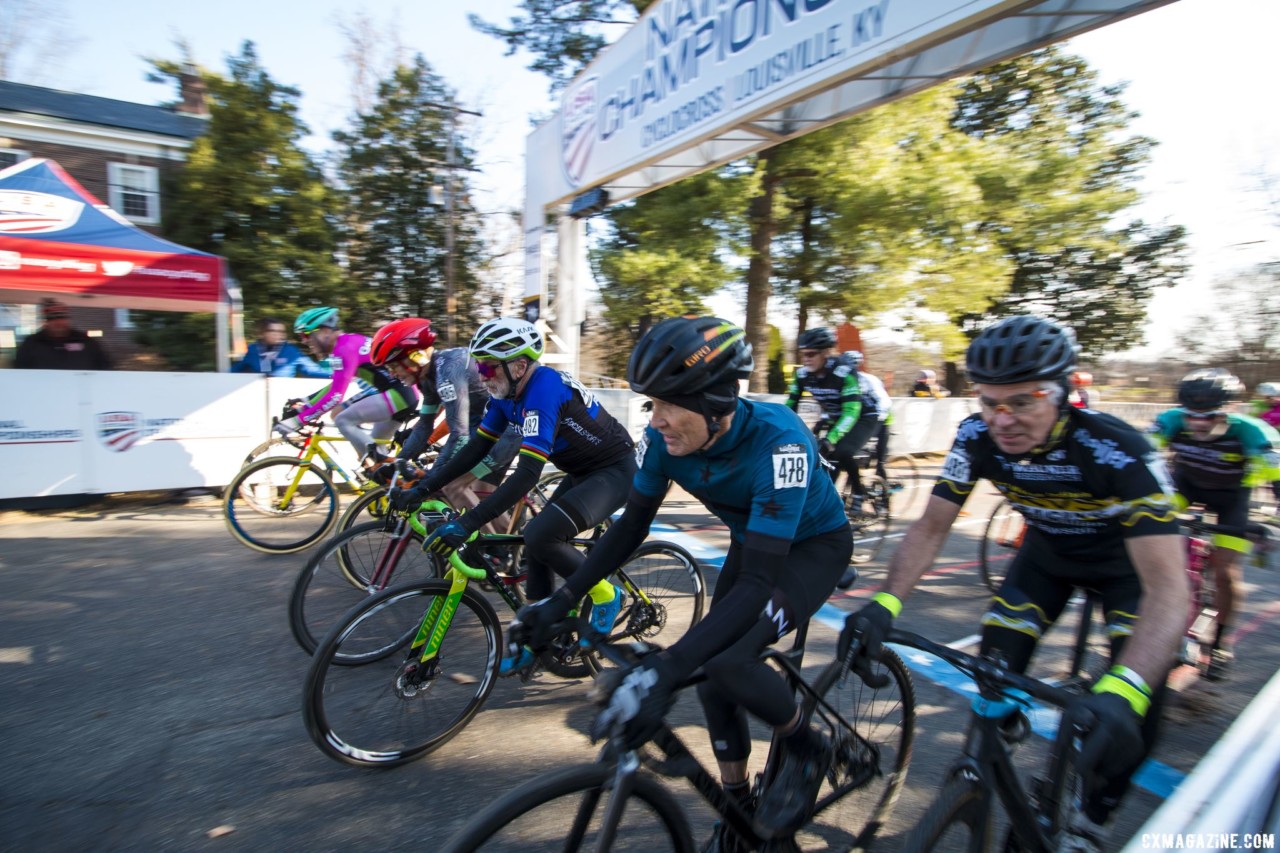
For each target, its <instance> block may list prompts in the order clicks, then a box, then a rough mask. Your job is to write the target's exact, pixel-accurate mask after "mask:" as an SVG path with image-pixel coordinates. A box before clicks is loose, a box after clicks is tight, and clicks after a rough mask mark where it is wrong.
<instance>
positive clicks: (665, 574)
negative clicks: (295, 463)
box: [303, 501, 706, 767]
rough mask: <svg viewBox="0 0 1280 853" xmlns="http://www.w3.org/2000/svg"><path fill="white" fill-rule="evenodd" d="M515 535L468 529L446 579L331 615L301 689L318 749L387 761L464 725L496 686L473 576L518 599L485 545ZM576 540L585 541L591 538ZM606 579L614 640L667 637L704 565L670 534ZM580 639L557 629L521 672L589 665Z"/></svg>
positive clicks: (403, 758)
mask: <svg viewBox="0 0 1280 853" xmlns="http://www.w3.org/2000/svg"><path fill="white" fill-rule="evenodd" d="M424 514H425V515H426V518H425V519H424V518H423V515H424ZM449 517H451V516H450V515H449V513H448V507H447V506H446V505H445V504H443V503H441V502H439V501H428V502H426V503H424V504H423V505H422V507H421V511H420V512H415V513H412V514H410V515H409V517H408V521H409V523H410V524H411V525H413V526H414V528H415V530H416V532H417V535H418V536H420V537H423V538H425V537H426V536H427V535H428V530H427V527H426V523H431V522H433V521H443V520H444V519H446V518H449ZM522 542H523V538H522V537H520V536H518V535H500V534H477V535H476V537H475V538H474V539H473V540H472V541H471V542H469V543H468V544H467V545H465V546H464V547H463V548H462V549H460V551H459V552H456V553H455V554H453V555H452V556H451V557H450V560H449V562H450V568H449V569H448V570H447V571H446V572H445V574H444V577H443V578H432V579H426V580H421V581H416V582H412V583H408V584H402V585H398V586H393V587H390V588H388V589H385V590H383V591H381V592H378V593H376V594H373V595H368V596H366V597H365V598H364V599H363V600H362V601H360V602H359V603H358V604H356V605H355V606H354V607H353V608H351V609H350V610H349V611H347V613H346V614H345V615H344V616H343V617H342V618H341V619H340V620H338V622H337V623H336V624H335V625H334V626H333V628H332V629H331V630H330V631H329V633H328V635H327V636H326V637H325V638H324V639H323V640H322V641H321V642H320V644H319V646H318V647H317V648H316V651H315V654H314V656H313V657H312V660H311V666H310V668H309V670H308V672H307V677H306V682H305V686H304V688H303V717H304V719H305V721H306V726H307V731H308V733H309V734H310V735H311V738H312V740H314V741H315V743H316V745H317V746H319V747H320V749H321V751H323V752H324V753H325V754H326V755H328V756H330V757H331V758H334V759H335V760H337V761H341V762H344V763H347V764H352V765H355V766H360V767H390V766H393V765H397V764H403V763H405V762H407V761H412V760H414V759H417V758H421V757H422V756H424V755H426V754H428V753H429V752H432V751H433V750H435V749H438V748H439V747H440V746H441V745H443V744H444V743H446V742H448V741H449V739H451V738H452V737H453V736H454V735H456V734H457V733H458V732H459V731H461V729H462V728H463V727H464V726H465V725H466V724H467V723H468V722H469V721H470V720H471V718H472V717H474V716H475V714H476V712H478V711H479V710H480V708H481V706H482V705H483V704H484V702H485V700H486V699H487V698H488V696H489V693H490V692H491V691H492V690H493V686H494V682H495V680H496V678H497V676H498V664H499V659H500V657H501V653H502V650H503V643H502V627H501V622H500V620H499V617H498V614H497V612H496V611H495V610H494V608H493V605H491V604H490V603H489V600H488V599H487V598H486V597H485V596H484V595H483V594H481V593H480V592H479V591H477V589H476V588H475V587H474V586H471V581H480V582H486V583H488V584H489V586H490V587H491V588H492V589H493V590H494V591H495V593H496V594H497V595H498V597H499V598H501V599H502V601H503V602H505V604H506V605H507V607H508V608H510V609H511V611H512V612H514V611H516V610H518V609H519V607H520V606H521V605H522V604H523V603H524V595H523V591H522V589H521V588H520V577H519V576H518V575H514V574H511V573H509V572H507V571H505V570H504V569H505V568H506V567H507V566H509V565H510V563H509V561H504V560H502V559H500V558H495V556H494V553H495V550H496V549H499V548H500V547H501V546H502V545H504V544H508V545H515V544H520V543H522ZM573 542H574V544H575V545H577V546H579V547H583V548H587V547H590V546H591V545H592V544H593V542H594V540H593V539H575V540H573ZM613 580H614V582H615V583H616V584H617V585H618V586H620V587H621V588H622V590H623V594H624V595H625V602H624V605H623V607H622V610H621V612H620V614H619V616H618V620H617V622H615V627H614V634H613V636H615V637H617V638H618V639H621V640H626V639H634V640H641V639H648V638H653V637H662V638H663V639H664V640H669V641H671V642H674V641H675V640H676V639H679V638H680V637H681V636H683V634H684V633H685V632H686V631H688V630H689V628H690V627H691V626H692V625H694V624H695V623H697V622H698V620H699V619H701V618H702V610H703V606H704V604H705V597H706V585H705V583H704V582H703V577H702V570H701V567H700V566H699V565H698V563H697V561H696V560H695V559H694V558H693V557H692V556H690V555H689V553H688V552H687V551H685V550H684V549H683V548H681V547H679V546H678V545H674V544H672V543H670V542H661V541H652V542H646V543H644V544H643V545H641V546H640V547H639V548H638V549H637V550H636V552H635V553H634V554H632V556H631V557H630V558H628V560H627V561H626V562H625V563H623V565H622V566H621V567H620V568H619V569H618V570H617V572H615V574H614V576H613ZM578 639H579V638H578V637H577V636H574V635H565V636H562V637H560V638H559V639H558V640H557V642H556V643H554V644H553V645H552V648H551V649H550V650H548V651H547V652H546V653H544V654H543V655H541V656H539V657H538V658H537V659H536V660H535V663H534V665H533V667H531V668H530V669H526V670H524V671H522V672H521V673H520V677H521V678H522V679H524V680H527V679H528V678H529V677H531V676H532V675H533V673H534V672H535V671H536V670H537V669H538V668H539V667H541V668H545V669H546V670H548V671H549V672H551V673H552V674H554V675H559V676H561V677H567V678H582V677H585V676H589V675H592V674H594V673H595V672H597V671H598V670H599V662H598V660H597V659H595V658H594V657H593V656H592V655H591V654H590V652H589V649H584V648H583V647H582V646H581V645H580V644H579V642H578Z"/></svg>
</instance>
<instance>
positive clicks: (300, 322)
mask: <svg viewBox="0 0 1280 853" xmlns="http://www.w3.org/2000/svg"><path fill="white" fill-rule="evenodd" d="M320 328H325V329H336V328H338V309H337V308H330V307H328V306H327V305H322V306H320V307H319V308H308V309H307V310H306V311H303V312H302V313H301V314H299V315H298V319H296V320H294V321H293V331H294V332H296V333H297V334H299V335H309V334H311V333H312V332H314V331H315V330H316V329H320Z"/></svg>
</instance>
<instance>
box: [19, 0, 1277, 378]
mask: <svg viewBox="0 0 1280 853" xmlns="http://www.w3.org/2000/svg"><path fill="white" fill-rule="evenodd" d="M514 5H515V4H514V2H512V0H467V2H465V3H459V2H456V0H448V2H447V1H446V0H417V2H412V3H392V2H385V0H365V2H364V3H362V4H360V8H362V9H363V10H364V11H365V12H366V14H368V15H369V16H370V17H371V18H372V19H373V20H375V21H377V22H379V23H383V24H385V23H388V22H390V21H393V20H394V21H395V22H396V26H395V29H396V31H397V32H398V33H399V36H400V41H401V43H402V44H403V46H404V47H405V48H406V49H407V50H408V51H409V52H410V53H413V52H421V53H422V54H423V55H424V56H425V57H426V58H427V60H428V61H429V62H430V63H431V64H432V65H433V66H434V67H435V69H436V70H437V71H438V72H439V73H441V74H442V75H443V76H444V77H445V78H446V80H447V81H448V82H449V83H450V85H452V86H453V87H455V88H456V89H457V91H458V93H459V97H460V100H461V103H462V104H463V105H464V106H466V107H467V108H469V109H474V110H478V111H480V112H482V113H484V115H483V117H482V118H480V119H473V120H472V122H473V125H472V127H471V128H470V132H471V133H472V134H473V138H474V139H475V141H476V143H477V145H478V146H479V154H480V156H479V165H480V166H481V168H483V169H484V170H485V171H484V173H483V174H481V175H478V176H477V177H476V180H477V183H478V186H479V188H480V190H481V194H482V199H481V201H480V204H481V206H482V208H485V207H487V208H488V209H496V208H498V207H513V206H519V204H520V202H521V199H522V198H523V175H524V172H523V153H524V136H525V134H526V133H527V132H528V130H529V128H530V124H529V117H530V116H531V115H545V114H546V113H547V112H548V111H549V110H551V109H552V108H553V107H554V105H553V103H552V101H551V100H550V98H549V96H548V94H547V84H546V80H545V78H543V77H541V76H539V75H535V74H534V73H532V72H530V71H527V70H526V69H525V67H524V66H525V64H526V61H527V60H526V58H524V57H521V56H516V57H505V56H503V45H502V44H501V43H499V42H498V41H497V40H496V39H492V38H489V37H487V36H483V35H481V34H479V33H477V32H475V31H473V30H472V29H471V28H470V26H468V24H467V22H466V12H468V11H474V12H476V13H478V14H480V15H481V16H482V17H485V18H487V19H489V20H494V21H499V22H505V21H506V19H507V17H508V16H509V15H510V14H511V13H512V10H513V9H514ZM63 8H64V9H65V11H66V13H67V21H66V22H65V25H64V28H63V29H64V31H65V32H66V34H67V36H68V37H70V38H72V39H75V40H76V41H75V46H74V49H72V50H70V51H67V53H68V54H70V55H68V56H64V57H61V58H60V59H59V60H58V61H57V62H54V63H51V64H49V65H48V66H46V68H47V72H46V74H45V77H44V78H43V79H41V80H39V81H27V82H39V83H40V84H42V85H48V86H53V87H56V88H62V89H68V90H72V91H81V92H86V93H90V94H95V95H102V96H104V97H111V98H119V99H122V100H129V101H136V102H139V103H155V102H157V101H161V100H168V99H171V98H172V97H173V96H174V95H173V93H172V91H171V90H170V89H168V88H167V87H165V86H162V85H158V84H154V83H148V82H146V81H145V79H144V77H145V72H146V68H147V66H146V63H145V62H144V61H143V60H142V58H141V57H143V56H161V57H165V58H176V57H177V56H178V55H179V53H178V49H177V47H176V46H175V44H176V42H177V41H178V40H185V41H186V42H188V43H189V44H190V45H191V47H192V51H193V54H194V57H195V59H196V60H197V61H198V62H200V63H201V64H203V65H205V66H207V67H211V68H213V69H215V70H219V71H223V70H225V68H226V62H225V57H226V56H227V55H229V54H234V53H238V52H239V47H240V44H241V42H242V41H244V40H245V39H250V40H252V41H254V42H255V44H256V45H257V48H258V53H259V57H260V59H261V62H262V64H263V66H264V67H265V68H266V69H267V71H268V72H269V73H270V74H271V75H272V77H273V78H274V79H276V80H278V81H280V82H282V83H286V84H290V85H294V86H296V87H298V88H299V89H300V90H301V91H302V93H303V97H302V114H303V118H304V120H305V121H306V122H307V123H308V124H309V125H310V126H311V128H312V130H313V131H314V132H315V133H316V136H315V137H314V138H313V147H316V148H319V147H322V146H323V145H324V140H325V139H327V136H328V132H329V131H331V130H333V129H335V128H338V127H341V126H342V125H343V124H344V121H345V117H346V116H347V115H348V114H349V112H350V109H351V108H350V104H351V99H350V85H349V76H350V75H349V70H348V68H347V66H346V63H345V61H344V60H343V59H342V52H343V48H344V42H343V38H342V36H341V34H340V32H339V29H338V25H337V23H336V21H337V20H338V17H339V16H340V15H343V16H345V17H346V18H347V19H348V20H350V12H349V11H347V10H349V9H350V8H351V7H349V6H344V5H343V4H339V3H333V2H327V0H307V2H301V1H300V0H254V2H250V0H220V2H217V3H196V2H192V0H176V1H175V2H171V3H168V4H156V3H154V2H152V0H145V2H144V0H111V1H110V2H101V0H63ZM1277 32H1280V3H1276V2H1274V0H1178V2H1175V3H1173V4H1171V5H1169V6H1166V7H1163V8H1160V9H1157V10H1154V11H1152V12H1147V13H1145V14H1142V15H1138V16H1135V17H1133V18H1130V19H1128V20H1126V21H1122V22H1120V23H1117V24H1114V25H1112V26H1110V27H1106V28H1103V29H1101V30H1097V31H1095V32H1093V33H1090V34H1087V35H1085V36H1082V37H1080V38H1078V39H1076V40H1075V41H1073V42H1071V43H1070V48H1071V49H1072V50H1074V51H1075V52H1077V53H1080V54H1082V55H1083V56H1085V58H1086V59H1088V60H1089V61H1090V62H1091V63H1092V64H1093V65H1094V67H1095V68H1097V69H1098V71H1099V72H1100V74H1101V76H1102V79H1103V81H1104V82H1107V83H1113V82H1120V81H1128V83H1129V88H1128V90H1127V92H1126V95H1125V99H1126V101H1127V102H1128V103H1129V104H1130V105H1131V106H1132V107H1133V108H1135V109H1137V110H1138V111H1139V112H1141V113H1142V116H1141V117H1140V118H1139V119H1138V120H1137V121H1136V122H1135V123H1134V125H1133V127H1134V130H1135V131H1137V132H1140V133H1143V134H1146V135H1148V136H1151V137H1153V138H1154V139H1156V140H1158V141H1159V142H1160V145H1159V147H1158V148H1157V150H1156V153H1155V157H1154V161H1153V163H1152V164H1151V166H1150V167H1149V168H1148V170H1147V173H1146V176H1145V179H1144V182H1143V190H1144V192H1145V194H1146V200H1145V202H1144V204H1143V206H1142V208H1141V210H1140V211H1139V213H1140V215H1142V216H1143V217H1144V218H1146V219H1147V220H1148V221H1153V222H1175V223H1181V224H1183V225H1186V226H1187V227H1188V228H1189V229H1190V230H1191V242H1192V246H1193V250H1194V254H1193V257H1192V261H1193V272H1192V274H1191V276H1189V278H1188V280H1187V282H1186V283H1184V284H1183V285H1180V286H1179V287H1178V288H1176V289H1174V290H1173V291H1168V292H1165V293H1162V294H1160V295H1158V296H1157V297H1156V299H1155V301H1154V303H1153V305H1152V317H1153V324H1152V326H1151V327H1150V329H1149V331H1148V337H1149V338H1150V339H1152V341H1153V344H1154V345H1153V346H1152V347H1150V348H1148V350H1147V352H1148V353H1151V352H1155V351H1159V350H1161V349H1163V348H1164V347H1166V346H1167V345H1168V344H1170V343H1171V342H1172V335H1173V331H1174V330H1175V329H1176V327H1177V326H1179V325H1181V324H1182V323H1183V322H1185V319H1184V310H1185V306H1186V305H1188V304H1189V300H1190V299H1198V298H1199V297H1200V296H1202V295H1203V294H1204V293H1205V292H1206V288H1207V283H1208V282H1209V281H1211V280H1212V279H1213V278H1214V277H1215V276H1217V275H1221V274H1222V273H1224V272H1225V271H1228V270H1231V269H1235V268H1239V267H1243V266H1246V265H1249V264H1253V263H1257V262H1260V261H1266V260H1275V259H1276V258H1278V257H1280V234H1278V233H1277V227H1278V226H1280V221H1278V220H1280V203H1278V204H1277V206H1276V207H1277V209H1276V212H1275V214H1274V215H1267V214H1266V212H1265V211H1266V209H1267V206H1266V199H1265V198H1264V195H1263V194H1262V193H1261V192H1259V191H1258V190H1257V184H1258V181H1257V177H1256V175H1257V173H1258V172H1259V170H1264V169H1267V168H1268V167H1269V168H1270V171H1271V172H1272V174H1276V175H1280V166H1278V165H1276V164H1277V163H1280V110H1277V108H1276V106H1275V104H1276V101H1277V95H1276V91H1277V84H1280V71H1277V68H1278V67H1280V66H1277V65H1276V63H1275V62H1274V61H1273V60H1271V59H1269V57H1271V56H1272V54H1273V51H1274V45H1273V43H1272V42H1273V39H1274V35H1275V33H1277Z"/></svg>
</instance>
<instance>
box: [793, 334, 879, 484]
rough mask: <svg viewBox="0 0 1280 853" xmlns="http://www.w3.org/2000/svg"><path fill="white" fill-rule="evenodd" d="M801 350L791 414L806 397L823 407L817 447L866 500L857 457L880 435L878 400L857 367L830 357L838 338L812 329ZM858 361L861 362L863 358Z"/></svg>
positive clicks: (802, 340) (799, 343)
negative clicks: (842, 472) (820, 436)
mask: <svg viewBox="0 0 1280 853" xmlns="http://www.w3.org/2000/svg"><path fill="white" fill-rule="evenodd" d="M796 344H797V346H799V348H800V360H801V361H802V362H804V363H803V364H802V365H801V366H800V368H799V369H798V370H796V372H795V377H794V378H793V379H792V382H791V387H790V389H789V390H788V393H787V408H789V409H791V410H793V411H794V410H795V409H796V408H797V407H798V406H799V404H800V398H801V397H803V396H804V395H805V394H806V393H807V394H809V395H810V396H811V397H813V398H814V400H816V401H817V402H818V405H820V406H821V407H822V419H821V420H820V421H819V422H818V424H817V425H815V426H814V429H815V431H821V430H825V435H823V436H822V438H821V439H820V440H819V442H818V446H819V448H820V449H821V451H822V455H823V456H825V457H826V458H827V459H829V460H831V462H832V464H833V465H835V466H836V471H837V472H839V471H844V472H845V476H847V477H848V478H849V483H850V485H851V486H852V487H853V493H854V494H855V495H859V496H861V495H863V494H865V493H864V492H863V489H862V477H861V476H860V475H859V473H858V464H857V462H855V461H854V457H856V456H857V455H858V454H859V453H861V452H862V447H863V445H865V444H866V443H867V441H868V440H869V439H870V438H871V436H873V435H875V434H876V433H877V432H878V431H879V429H880V424H881V413H880V412H879V411H878V408H877V399H878V398H877V397H876V396H875V395H874V394H871V393H868V391H869V389H864V388H863V387H862V384H861V381H860V379H859V376H858V365H857V364H854V363H853V362H852V361H851V360H849V359H846V358H845V357H844V356H835V355H832V354H831V353H832V348H833V347H834V346H835V345H836V336H835V333H834V332H832V331H831V330H830V329H827V328H816V329H808V330H806V331H805V332H804V333H803V334H802V335H800V338H799V339H798V340H797V341H796ZM858 355H859V358H861V353H859V354H858ZM882 476H883V475H882Z"/></svg>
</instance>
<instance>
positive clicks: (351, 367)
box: [275, 306, 418, 452]
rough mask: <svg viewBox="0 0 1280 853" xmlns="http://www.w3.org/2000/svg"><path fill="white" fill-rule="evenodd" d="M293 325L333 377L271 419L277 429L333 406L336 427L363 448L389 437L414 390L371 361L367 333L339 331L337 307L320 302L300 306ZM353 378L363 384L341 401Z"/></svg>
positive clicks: (404, 416) (408, 412)
mask: <svg viewBox="0 0 1280 853" xmlns="http://www.w3.org/2000/svg"><path fill="white" fill-rule="evenodd" d="M293 329H294V331H295V332H297V334H298V336H299V337H300V338H301V339H302V341H303V342H304V343H305V344H306V345H307V347H308V349H310V350H311V353H312V355H313V356H315V358H316V360H317V361H324V360H325V359H328V361H329V363H330V364H331V365H332V366H333V381H332V382H330V383H329V384H328V385H327V386H325V387H324V388H322V389H320V391H319V392H317V393H316V394H315V395H314V396H312V397H311V398H309V399H308V400H306V401H305V402H304V403H303V404H302V406H301V408H299V409H298V413H297V415H296V416H295V417H292V418H288V419H287V420H283V421H280V422H279V423H278V424H276V427H275V428H276V431H277V432H280V433H282V434H284V435H288V434H289V433H291V432H296V431H297V430H298V428H299V427H301V426H302V425H303V424H307V423H314V422H315V421H318V420H319V419H320V418H321V417H322V416H323V415H324V414H325V413H327V412H333V413H334V414H333V423H334V425H335V426H337V427H338V431H339V432H341V433H342V435H343V437H344V438H346V439H347V440H348V441H350V442H351V444H352V445H353V446H354V447H356V448H358V449H359V450H360V451H361V452H363V451H365V450H366V449H367V448H368V446H369V444H370V443H371V442H373V441H375V440H378V439H387V438H390V437H391V436H392V435H394V434H395V431H396V426H397V424H399V423H401V422H403V421H405V420H408V419H409V418H410V417H412V415H413V410H414V407H415V406H417V404H418V394H417V392H416V391H415V390H414V389H412V388H410V387H408V386H406V385H405V384H404V383H403V382H401V381H399V380H398V379H396V378H395V377H393V376H392V375H391V374H390V373H389V372H387V370H386V369H385V368H382V367H375V366H374V365H373V362H371V361H370V360H369V350H370V346H371V342H370V340H369V338H366V337H365V336H364V335H357V334H344V333H343V332H341V331H339V329H338V309H336V308H329V307H327V306H325V307H320V308H310V309H308V310H306V311H303V312H302V313H301V314H299V315H298V319H297V320H295V321H294V324H293ZM353 379H354V380H356V381H357V382H358V383H360V385H361V386H362V387H364V388H366V389H367V390H366V391H365V392H364V393H362V394H359V395H357V396H355V397H353V398H352V399H351V400H348V401H347V402H345V403H344V402H343V400H342V398H343V397H344V396H345V395H346V392H347V388H348V387H349V386H350V385H351V381H352V380H353ZM366 425H367V428H366Z"/></svg>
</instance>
